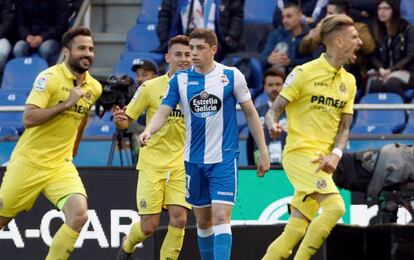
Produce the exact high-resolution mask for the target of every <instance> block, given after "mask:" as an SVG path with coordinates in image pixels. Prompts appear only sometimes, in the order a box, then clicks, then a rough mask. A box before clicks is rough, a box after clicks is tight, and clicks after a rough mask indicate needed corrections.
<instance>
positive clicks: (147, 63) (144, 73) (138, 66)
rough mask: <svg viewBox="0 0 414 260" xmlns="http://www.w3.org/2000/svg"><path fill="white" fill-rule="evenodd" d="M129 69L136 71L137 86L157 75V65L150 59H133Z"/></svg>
mask: <svg viewBox="0 0 414 260" xmlns="http://www.w3.org/2000/svg"><path fill="white" fill-rule="evenodd" d="M131 70H132V71H133V72H135V73H136V81H137V83H138V86H140V85H141V84H142V83H144V81H146V80H149V79H153V78H155V77H157V76H158V66H157V64H155V62H153V61H152V60H144V59H134V60H133V62H132V68H131Z"/></svg>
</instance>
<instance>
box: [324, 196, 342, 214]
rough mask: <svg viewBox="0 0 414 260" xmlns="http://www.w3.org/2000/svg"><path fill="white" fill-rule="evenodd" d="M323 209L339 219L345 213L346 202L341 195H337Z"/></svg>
mask: <svg viewBox="0 0 414 260" xmlns="http://www.w3.org/2000/svg"><path fill="white" fill-rule="evenodd" d="M323 210H324V211H327V212H329V214H331V215H333V216H335V217H337V218H338V219H339V218H340V217H342V216H343V215H344V214H345V203H344V201H343V200H342V198H341V197H340V196H337V197H336V198H335V199H331V200H330V201H329V202H328V203H327V205H326V207H325V208H324V209H323Z"/></svg>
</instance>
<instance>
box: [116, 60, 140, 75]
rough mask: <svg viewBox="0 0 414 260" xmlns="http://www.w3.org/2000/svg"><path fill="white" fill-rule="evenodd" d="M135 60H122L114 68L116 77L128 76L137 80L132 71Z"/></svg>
mask: <svg viewBox="0 0 414 260" xmlns="http://www.w3.org/2000/svg"><path fill="white" fill-rule="evenodd" d="M133 61H134V59H130V58H128V59H122V60H120V61H119V62H118V63H117V64H116V65H115V66H114V68H113V70H112V72H113V74H114V75H116V76H121V75H124V74H126V75H128V76H130V77H131V78H133V79H134V80H135V78H136V74H135V72H133V71H132V70H131V68H132V63H133Z"/></svg>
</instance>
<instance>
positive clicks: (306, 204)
mask: <svg viewBox="0 0 414 260" xmlns="http://www.w3.org/2000/svg"><path fill="white" fill-rule="evenodd" d="M289 205H290V206H291V207H293V208H295V209H296V210H297V211H299V212H300V213H301V214H302V215H303V216H305V217H306V218H307V219H308V220H310V221H312V220H313V219H314V218H315V216H316V214H317V213H318V210H319V208H320V205H319V203H318V202H317V201H316V200H315V199H313V198H312V197H311V196H309V194H306V193H304V192H295V195H294V196H293V199H292V201H291V202H290V203H289Z"/></svg>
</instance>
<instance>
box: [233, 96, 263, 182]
mask: <svg viewBox="0 0 414 260" xmlns="http://www.w3.org/2000/svg"><path fill="white" fill-rule="evenodd" d="M240 106H241V108H242V110H243V112H244V114H245V115H246V120H247V124H248V126H249V130H250V133H252V136H253V138H254V141H255V142H256V144H257V147H258V148H259V151H260V158H259V161H258V162H257V175H258V176H264V174H265V173H266V172H267V171H268V170H269V168H270V162H269V153H268V151H267V146H266V140H265V137H264V132H263V128H262V124H261V123H260V119H259V115H258V114H257V111H256V109H255V108H254V105H253V102H252V100H251V99H249V100H247V101H245V102H243V103H240Z"/></svg>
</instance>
